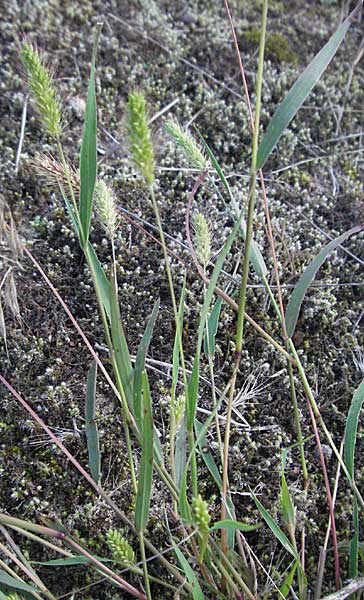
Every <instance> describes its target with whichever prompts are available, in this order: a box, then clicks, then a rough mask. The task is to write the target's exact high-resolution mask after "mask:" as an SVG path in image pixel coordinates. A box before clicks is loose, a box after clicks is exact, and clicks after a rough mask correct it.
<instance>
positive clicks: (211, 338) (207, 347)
mask: <svg viewBox="0 0 364 600" xmlns="http://www.w3.org/2000/svg"><path fill="white" fill-rule="evenodd" d="M221 306H222V298H218V299H217V300H216V302H215V304H214V308H213V309H212V311H211V314H210V316H209V320H208V321H207V331H206V333H205V337H204V341H203V344H204V345H203V348H204V353H205V355H206V356H207V357H208V356H209V355H210V356H211V357H213V356H214V354H215V340H216V334H217V328H218V325H219V318H220V312H221Z"/></svg>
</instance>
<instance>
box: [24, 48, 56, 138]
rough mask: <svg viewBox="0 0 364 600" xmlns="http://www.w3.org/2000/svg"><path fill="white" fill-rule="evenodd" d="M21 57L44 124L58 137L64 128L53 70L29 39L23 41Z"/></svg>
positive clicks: (50, 132) (49, 131)
mask: <svg viewBox="0 0 364 600" xmlns="http://www.w3.org/2000/svg"><path fill="white" fill-rule="evenodd" d="M20 57H21V61H22V63H23V67H24V69H25V71H26V74H27V79H28V85H29V88H30V89H31V91H32V93H33V95H34V99H35V102H36V105H37V108H38V112H39V114H40V117H41V120H42V122H43V125H44V127H45V129H46V130H47V132H48V133H49V134H50V135H54V136H56V137H58V136H59V135H60V133H61V130H62V126H61V103H60V100H59V97H58V94H57V91H56V89H55V87H54V82H53V77H52V75H51V72H50V71H49V69H48V68H47V67H46V65H45V63H44V61H43V60H42V58H41V56H40V54H39V52H38V50H37V48H35V47H34V46H33V45H32V44H31V43H30V42H28V41H25V42H24V43H23V46H22V48H21V51H20Z"/></svg>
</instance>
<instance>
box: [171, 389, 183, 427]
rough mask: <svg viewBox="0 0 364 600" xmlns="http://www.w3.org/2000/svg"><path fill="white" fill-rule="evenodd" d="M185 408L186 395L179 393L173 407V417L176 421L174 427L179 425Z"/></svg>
mask: <svg viewBox="0 0 364 600" xmlns="http://www.w3.org/2000/svg"><path fill="white" fill-rule="evenodd" d="M185 410H186V396H185V394H180V395H179V396H178V397H177V400H176V404H175V407H174V418H175V421H176V428H177V429H178V428H179V426H180V424H181V422H182V419H183V417H184V414H185Z"/></svg>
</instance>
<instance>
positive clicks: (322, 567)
mask: <svg viewBox="0 0 364 600" xmlns="http://www.w3.org/2000/svg"><path fill="white" fill-rule="evenodd" d="M343 450H344V440H343V441H342V442H341V445H340V455H341V456H342V453H343ZM340 469H341V467H340V464H339V463H338V465H337V469H336V476H335V482H334V489H333V492H332V505H333V508H335V503H336V496H337V490H338V487H339V480H340ZM330 531H331V515H330V516H329V522H328V524H327V529H326V535H325V541H324V545H323V547H322V548H321V549H320V558H319V562H318V565H317V577H316V583H315V590H314V594H313V599H314V600H319V598H320V596H321V588H322V582H323V577H324V570H325V563H326V556H327V546H328V543H329V538H330Z"/></svg>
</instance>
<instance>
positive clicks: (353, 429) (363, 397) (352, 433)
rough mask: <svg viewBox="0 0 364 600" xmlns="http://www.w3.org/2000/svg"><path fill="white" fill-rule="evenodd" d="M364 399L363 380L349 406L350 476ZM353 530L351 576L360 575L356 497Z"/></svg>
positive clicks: (347, 447)
mask: <svg viewBox="0 0 364 600" xmlns="http://www.w3.org/2000/svg"><path fill="white" fill-rule="evenodd" d="M363 401H364V381H362V382H361V384H360V385H359V387H358V388H357V389H356V391H355V393H354V396H353V399H352V401H351V405H350V408H349V413H348V417H347V419H346V426H345V442H344V461H345V464H346V467H347V469H348V471H349V474H350V477H352V478H354V473H355V471H354V456H355V445H356V436H357V431H358V420H359V414H360V411H361V409H362V406H363ZM353 530H354V535H353V537H352V538H351V540H350V545H349V577H350V578H353V577H357V576H358V553H359V519H358V504H357V500H356V498H354V501H353Z"/></svg>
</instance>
